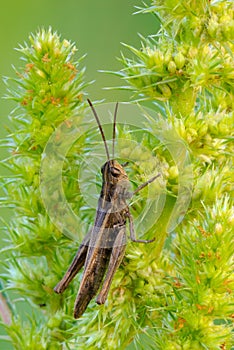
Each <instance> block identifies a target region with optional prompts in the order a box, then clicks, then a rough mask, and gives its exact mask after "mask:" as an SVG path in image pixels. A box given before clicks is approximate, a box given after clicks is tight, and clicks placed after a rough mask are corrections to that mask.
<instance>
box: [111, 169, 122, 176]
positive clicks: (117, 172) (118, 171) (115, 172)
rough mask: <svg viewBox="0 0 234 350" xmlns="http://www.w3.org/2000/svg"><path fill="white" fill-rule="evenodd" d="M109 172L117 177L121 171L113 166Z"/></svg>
mask: <svg viewBox="0 0 234 350" xmlns="http://www.w3.org/2000/svg"><path fill="white" fill-rule="evenodd" d="M110 172H111V175H112V176H114V177H119V175H120V174H121V171H120V170H119V169H117V168H114V167H112V168H110Z"/></svg>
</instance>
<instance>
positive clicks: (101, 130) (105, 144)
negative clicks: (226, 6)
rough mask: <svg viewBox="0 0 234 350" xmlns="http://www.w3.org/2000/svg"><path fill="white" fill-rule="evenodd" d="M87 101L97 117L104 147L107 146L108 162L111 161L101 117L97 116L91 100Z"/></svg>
mask: <svg viewBox="0 0 234 350" xmlns="http://www.w3.org/2000/svg"><path fill="white" fill-rule="evenodd" d="M87 101H88V103H89V105H90V107H91V109H92V111H93V114H94V117H95V119H96V121H97V124H98V127H99V130H100V133H101V135H102V139H103V142H104V146H105V149H106V155H107V159H108V161H109V160H110V154H109V151H108V148H107V143H106V138H105V135H104V132H103V129H102V126H101V123H100V120H99V117H98V115H97V112H96V111H95V108H94V106H93V104H92V102H91V101H90V100H89V99H87Z"/></svg>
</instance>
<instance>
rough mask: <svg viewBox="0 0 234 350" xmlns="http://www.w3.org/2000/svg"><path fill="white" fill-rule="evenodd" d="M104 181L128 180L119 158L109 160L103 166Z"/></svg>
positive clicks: (113, 182) (114, 182)
mask: <svg viewBox="0 0 234 350" xmlns="http://www.w3.org/2000/svg"><path fill="white" fill-rule="evenodd" d="M101 172H102V177H103V181H104V182H106V183H112V184H116V183H117V182H119V181H122V180H127V179H128V176H127V174H126V172H125V170H124V168H123V167H122V165H121V164H119V162H117V160H114V159H111V160H108V161H107V162H106V163H105V164H104V165H103V166H102V168H101Z"/></svg>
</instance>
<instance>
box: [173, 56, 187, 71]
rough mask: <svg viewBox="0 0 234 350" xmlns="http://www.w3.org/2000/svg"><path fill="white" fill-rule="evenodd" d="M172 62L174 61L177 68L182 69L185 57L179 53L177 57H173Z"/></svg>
mask: <svg viewBox="0 0 234 350" xmlns="http://www.w3.org/2000/svg"><path fill="white" fill-rule="evenodd" d="M174 61H175V64H176V66H177V68H178V69H182V68H183V67H184V64H185V57H184V55H183V54H182V53H181V52H179V53H178V54H177V55H175V57H174Z"/></svg>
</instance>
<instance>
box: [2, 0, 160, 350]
mask: <svg viewBox="0 0 234 350" xmlns="http://www.w3.org/2000/svg"><path fill="white" fill-rule="evenodd" d="M141 5H142V3H141V1H138V0H134V1H133V0H128V1H126V0H118V1H108V0H99V1H85V0H66V1H64V0H50V1H48V0H40V1H28V0H20V1H17V0H9V1H4V2H2V3H1V11H0V33H1V34H0V46H1V55H0V74H1V77H3V76H10V77H14V76H15V73H14V70H13V69H12V65H14V66H16V67H18V66H20V65H21V62H20V55H19V53H17V51H16V50H14V48H16V47H18V45H19V44H23V43H24V41H28V36H29V34H30V33H31V32H33V33H35V32H36V31H37V29H38V28H41V27H44V28H48V27H49V26H51V27H52V28H53V30H56V31H57V32H58V33H60V34H61V36H62V38H65V39H68V40H71V41H74V42H75V43H76V46H77V48H78V49H79V51H78V56H81V55H83V54H84V53H87V57H86V58H85V60H84V61H83V65H85V66H86V81H91V80H95V83H94V84H92V85H91V86H90V87H89V88H87V92H88V94H89V97H90V98H91V99H92V100H95V99H105V100H106V101H117V100H118V101H128V99H129V96H130V95H129V93H127V92H123V91H122V92H121V91H105V90H103V88H104V87H106V86H118V85H121V81H120V80H119V79H118V78H115V77H113V76H110V75H107V74H103V73H99V72H98V70H118V69H120V68H121V64H120V63H119V62H118V60H117V57H120V52H121V50H123V51H125V49H124V47H123V46H122V45H121V42H124V43H128V44H131V45H133V46H136V47H139V45H140V39H139V36H138V34H137V33H141V34H142V35H144V36H147V35H148V34H151V33H155V32H156V31H157V22H156V21H155V18H153V16H152V15H150V14H148V15H142V14H140V15H133V13H134V12H135V11H136V9H135V8H134V6H141ZM129 55H131V54H130V53H129ZM5 93H6V87H5V85H4V83H3V81H2V79H0V96H1V99H0V116H1V128H0V137H1V138H2V137H4V136H5V135H7V130H6V127H7V125H10V123H9V121H8V115H9V113H10V111H11V110H12V109H13V108H14V107H15V105H14V103H13V102H11V101H7V100H4V99H3V98H2V97H3V96H4V95H5ZM6 155H7V152H6V151H2V150H0V158H1V159H2V158H4V157H5V156H6ZM0 171H1V174H3V173H5V170H4V169H3V168H2V167H1V168H0ZM1 195H2V194H1ZM1 216H3V217H4V218H5V219H7V220H8V219H9V218H10V216H11V213H10V212H9V211H7V210H6V209H4V208H1ZM0 238H1V248H2V247H3V246H4V244H5V243H4V236H3V233H2V234H1V236H0ZM3 258H4V256H3V255H2V254H1V259H3ZM0 272H2V269H1V267H0ZM1 333H3V329H2V328H0V334H1ZM0 349H1V350H8V349H12V346H10V345H8V344H7V343H6V342H4V341H1V340H0ZM22 350H24V349H22Z"/></svg>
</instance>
